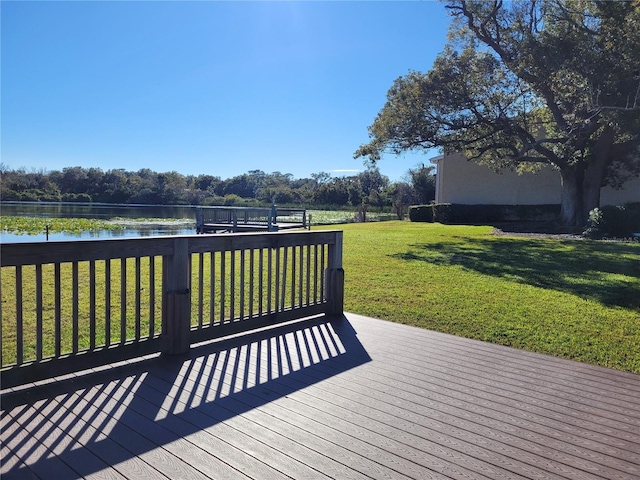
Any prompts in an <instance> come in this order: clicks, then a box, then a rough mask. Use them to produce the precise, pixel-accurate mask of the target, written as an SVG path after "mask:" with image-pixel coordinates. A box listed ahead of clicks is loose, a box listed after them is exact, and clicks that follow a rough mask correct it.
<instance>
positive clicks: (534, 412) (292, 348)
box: [0, 314, 640, 480]
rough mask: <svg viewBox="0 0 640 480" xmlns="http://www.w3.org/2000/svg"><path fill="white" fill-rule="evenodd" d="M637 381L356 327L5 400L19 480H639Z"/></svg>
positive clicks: (337, 323) (238, 347)
mask: <svg viewBox="0 0 640 480" xmlns="http://www.w3.org/2000/svg"><path fill="white" fill-rule="evenodd" d="M639 396H640V376H638V375H634V374H630V373H625V372H618V371H613V370H609V369H604V368H600V367H595V366H591V365H585V364H581V363H577V362H570V361H566V360H562V359H557V358H553V357H548V356H543V355H538V354H534V353H531V352H523V351H519V350H514V349H509V348H506V347H501V346H497V345H491V344H486V343H482V342H478V341H474V340H468V339H462V338H457V337H453V336H449V335H444V334H439V333H435V332H430V331H426V330H420V329H417V328H413V327H407V326H404V325H399V324H393V323H388V322H383V321H380V320H375V319H369V318H364V317H361V316H358V315H352V314H347V315H346V319H342V320H333V321H331V322H330V321H329V320H328V319H326V318H323V317H319V318H315V319H310V320H308V321H303V322H298V323H295V324H289V325H283V326H280V327H276V328H273V329H270V330H266V331H262V332H256V333H253V334H248V335H243V336H238V337H235V338H231V339H227V340H224V341H219V342H216V343H210V344H203V345H199V346H196V347H194V348H193V349H192V351H191V352H190V353H189V354H188V355H185V356H179V357H159V358H158V357H149V358H146V359H143V360H140V361H137V362H136V361H131V362H128V363H125V364H122V365H120V366H116V367H114V368H107V369H102V371H99V372H96V373H93V374H90V375H77V376H74V375H69V376H67V377H65V378H64V379H59V380H57V381H51V382H43V383H41V384H38V385H36V386H31V387H30V388H18V389H14V390H13V391H5V392H3V395H2V398H1V402H2V403H1V408H2V419H1V420H2V424H1V425H2V432H1V440H2V446H1V452H0V453H1V455H2V468H1V469H0V474H1V475H2V478H3V480H4V479H8V478H61V479H65V478H79V477H86V478H114V479H122V478H129V479H138V478H171V479H174V478H203V479H204V478H254V479H279V478H294V479H307V478H336V479H347V478H353V479H366V478H374V479H384V478H388V479H401V478H416V479H428V478H434V479H443V478H454V479H459V478H474V479H475V478H491V479H514V478H544V479H580V480H582V479H602V478H606V479H638V478H640V405H639V404H640V402H639V401H638V398H639Z"/></svg>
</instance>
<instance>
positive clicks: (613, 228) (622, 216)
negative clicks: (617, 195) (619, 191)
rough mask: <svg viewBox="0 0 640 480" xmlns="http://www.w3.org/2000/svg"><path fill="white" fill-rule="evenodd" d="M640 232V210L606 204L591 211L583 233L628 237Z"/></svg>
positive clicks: (592, 235)
mask: <svg viewBox="0 0 640 480" xmlns="http://www.w3.org/2000/svg"><path fill="white" fill-rule="evenodd" d="M638 232H640V210H638V209H635V208H634V207H633V206H632V207H631V208H625V207H624V206H622V205H617V206H613V205H606V206H604V207H602V208H594V209H593V210H591V212H589V223H588V226H587V229H586V230H585V231H584V233H583V235H584V236H586V237H588V238H603V237H613V238H626V237H631V235H632V234H634V233H638Z"/></svg>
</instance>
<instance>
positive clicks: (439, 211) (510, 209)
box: [409, 203, 560, 224]
mask: <svg viewBox="0 0 640 480" xmlns="http://www.w3.org/2000/svg"><path fill="white" fill-rule="evenodd" d="M559 213H560V205H556V204H553V205H465V204H461V203H432V204H429V205H414V206H411V207H409V219H410V220H411V221H412V222H439V223H445V224H491V223H496V222H523V221H536V222H537V221H550V220H555V219H556V218H557V217H558V214H559Z"/></svg>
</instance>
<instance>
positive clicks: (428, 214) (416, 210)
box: [409, 205, 433, 223]
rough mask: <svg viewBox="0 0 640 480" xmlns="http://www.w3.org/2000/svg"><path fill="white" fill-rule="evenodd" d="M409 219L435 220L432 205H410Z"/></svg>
mask: <svg viewBox="0 0 640 480" xmlns="http://www.w3.org/2000/svg"><path fill="white" fill-rule="evenodd" d="M409 220H411V221H412V222H430V223H431V222H433V209H432V205H411V206H410V207H409Z"/></svg>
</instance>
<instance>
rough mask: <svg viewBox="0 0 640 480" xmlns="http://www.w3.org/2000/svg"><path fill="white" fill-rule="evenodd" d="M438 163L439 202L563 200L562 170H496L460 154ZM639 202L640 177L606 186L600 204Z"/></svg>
mask: <svg viewBox="0 0 640 480" xmlns="http://www.w3.org/2000/svg"><path fill="white" fill-rule="evenodd" d="M432 162H433V163H435V164H436V165H437V176H436V202H437V203H460V204H466V205H476V204H485V205H486V204H488V205H544V204H558V203H560V188H561V187H560V184H561V180H560V173H559V172H558V171H556V170H553V169H552V168H551V167H544V168H543V169H542V170H541V171H540V172H538V173H523V174H518V173H516V172H511V171H503V172H501V173H496V172H494V171H493V170H491V169H489V168H487V167H485V166H482V165H478V164H477V163H475V162H470V161H467V159H466V158H465V157H464V156H462V155H460V154H452V155H446V156H440V157H436V158H434V159H432ZM627 202H640V178H636V179H634V180H633V181H631V182H628V183H627V184H626V185H625V188H624V189H623V190H614V189H612V188H610V187H604V188H603V189H602V192H601V205H620V204H623V203H627Z"/></svg>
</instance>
